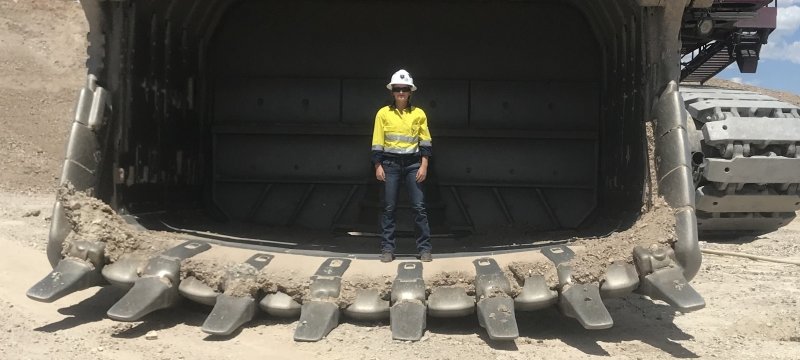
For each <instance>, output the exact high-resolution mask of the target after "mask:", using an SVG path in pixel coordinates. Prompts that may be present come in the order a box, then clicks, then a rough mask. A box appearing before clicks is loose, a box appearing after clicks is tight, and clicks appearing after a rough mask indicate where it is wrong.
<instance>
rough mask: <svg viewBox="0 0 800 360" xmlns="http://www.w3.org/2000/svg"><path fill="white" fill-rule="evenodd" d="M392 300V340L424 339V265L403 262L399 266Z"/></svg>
mask: <svg viewBox="0 0 800 360" xmlns="http://www.w3.org/2000/svg"><path fill="white" fill-rule="evenodd" d="M391 300H392V307H391V308H390V309H389V321H390V324H391V328H392V339H394V340H404V341H419V339H422V335H423V334H424V333H425V327H426V325H427V323H426V321H427V319H426V312H427V306H426V305H425V280H423V279H422V263H418V262H402V263H400V264H398V265H397V277H396V278H395V279H394V282H393V283H392V298H391Z"/></svg>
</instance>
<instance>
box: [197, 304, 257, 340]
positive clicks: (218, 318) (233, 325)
mask: <svg viewBox="0 0 800 360" xmlns="http://www.w3.org/2000/svg"><path fill="white" fill-rule="evenodd" d="M255 314H256V300H255V299H253V298H252V297H250V296H230V295H226V294H222V295H219V296H218V297H217V303H216V305H214V309H213V310H211V314H209V315H208V317H207V318H206V321H205V322H204V323H203V327H202V330H203V332H204V333H207V334H211V335H222V336H225V335H230V334H231V333H233V332H234V331H236V329H238V328H239V327H240V326H242V325H244V324H245V323H247V322H248V321H250V320H252V319H253V316H255Z"/></svg>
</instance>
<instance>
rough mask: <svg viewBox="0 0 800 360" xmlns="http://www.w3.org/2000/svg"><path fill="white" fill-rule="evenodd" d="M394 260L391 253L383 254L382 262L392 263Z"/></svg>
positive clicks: (385, 252)
mask: <svg viewBox="0 0 800 360" xmlns="http://www.w3.org/2000/svg"><path fill="white" fill-rule="evenodd" d="M392 260H394V254H393V253H392V252H391V251H384V252H382V253H381V262H386V263H388V262H392Z"/></svg>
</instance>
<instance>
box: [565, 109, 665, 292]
mask: <svg viewBox="0 0 800 360" xmlns="http://www.w3.org/2000/svg"><path fill="white" fill-rule="evenodd" d="M645 132H646V134H645V135H646V138H647V154H648V167H649V173H648V182H647V183H648V186H647V187H646V188H645V192H644V194H645V198H644V199H643V200H644V201H643V205H642V209H641V215H640V217H639V219H637V220H636V222H635V223H634V224H633V226H631V227H630V228H628V229H626V230H623V231H620V232H614V233H612V234H611V235H609V236H605V237H598V238H589V239H580V240H577V241H574V242H572V243H571V245H575V246H582V247H584V251H582V252H580V253H578V254H577V255H575V257H574V258H573V259H572V260H570V262H569V265H570V266H571V268H572V279H573V280H574V281H576V282H578V283H581V284H586V283H598V282H600V281H601V280H602V278H603V275H604V274H605V273H606V271H607V269H608V267H609V266H610V265H612V264H615V263H627V264H632V263H633V249H634V248H635V247H637V246H641V247H644V248H646V249H647V248H650V247H651V246H653V245H667V246H671V245H672V243H673V242H675V236H676V235H675V211H674V210H673V209H672V207H670V206H669V204H667V202H666V201H665V200H664V198H663V197H661V196H659V195H658V175H657V174H656V169H657V167H656V162H657V161H658V159H656V156H655V132H654V130H653V124H652V123H646V124H645Z"/></svg>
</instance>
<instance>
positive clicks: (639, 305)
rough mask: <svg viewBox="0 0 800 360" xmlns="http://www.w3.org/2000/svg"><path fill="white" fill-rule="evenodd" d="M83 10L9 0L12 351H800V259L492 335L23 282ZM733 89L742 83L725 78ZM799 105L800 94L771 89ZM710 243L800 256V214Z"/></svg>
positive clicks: (5, 230) (529, 318)
mask: <svg viewBox="0 0 800 360" xmlns="http://www.w3.org/2000/svg"><path fill="white" fill-rule="evenodd" d="M85 32H86V25H85V20H84V19H83V17H82V12H81V10H80V6H79V4H78V3H76V2H74V1H66V0H38V1H31V0H0V129H2V130H0V249H2V252H1V253H2V254H3V255H4V256H3V258H2V260H0V309H2V311H3V313H4V315H3V317H4V319H3V321H0V359H56V358H57V359H87V358H90V359H95V358H97V359H206V358H207V359H226V358H230V359H248V358H275V359H283V358H287V359H289V358H291V359H299V358H312V357H314V358H316V357H324V358H326V359H362V358H363V359H373V358H375V359H379V358H388V357H392V358H397V359H407V358H433V359H463V360H468V359H486V358H501V359H529V358H555V359H572V358H591V357H614V358H641V359H649V358H672V357H681V358H685V357H689V358H693V357H718V358H752V359H756V358H758V359H762V358H780V359H797V358H800V311H799V310H800V304H798V301H799V299H800V287H799V286H798V283H799V282H800V267H798V266H795V265H786V264H776V263H766V262H756V261H751V260H746V259H741V258H728V257H724V258H723V257H718V256H711V255H708V256H705V257H704V261H703V266H702V269H701V271H700V273H699V274H698V276H697V277H696V278H695V280H694V281H693V282H692V284H693V286H695V287H696V288H697V290H698V291H699V292H700V293H701V294H703V295H704V297H705V299H706V301H707V304H708V305H707V307H706V308H705V309H703V310H700V311H697V312H694V313H689V314H681V313H676V312H674V311H673V310H672V309H671V308H670V307H668V306H666V305H665V304H663V303H660V302H655V303H654V302H651V301H650V300H648V299H646V298H643V297H640V296H635V295H634V296H629V297H627V298H624V299H612V300H609V301H607V306H608V308H609V309H610V311H611V313H612V316H613V317H614V319H615V326H614V327H613V328H612V329H608V330H601V331H587V330H584V329H582V328H581V327H580V326H579V325H578V324H577V323H576V322H575V321H574V320H572V319H569V318H566V317H563V316H561V315H560V314H558V312H557V311H556V310H555V309H550V310H546V311H540V312H536V313H531V314H519V318H518V320H519V323H520V331H521V335H522V336H521V337H520V338H519V339H518V340H517V341H515V342H513V343H496V342H491V341H489V340H488V339H487V338H486V337H485V335H484V331H482V329H480V328H479V327H478V326H477V321H476V319H475V318H474V317H470V318H466V319H462V320H456V321H435V320H432V321H431V322H430V323H429V326H428V327H429V331H428V332H427V335H426V336H425V337H424V338H423V341H420V342H417V343H403V342H397V341H392V340H391V335H390V331H389V328H388V325H387V324H386V323H377V324H352V323H344V324H342V325H340V326H339V327H338V328H337V329H335V330H334V331H333V332H332V333H331V334H330V335H329V336H328V338H327V339H325V340H323V341H321V342H318V343H295V342H293V341H291V337H292V333H293V330H294V328H295V326H296V322H293V321H276V320H274V319H269V318H266V317H264V316H261V317H259V318H258V319H257V321H254V322H253V323H252V324H250V325H248V326H246V327H245V328H244V329H243V330H241V331H240V332H238V333H235V334H234V335H233V336H231V337H227V338H223V339H218V338H209V337H206V336H205V335H204V334H203V333H202V332H201V331H200V328H199V326H200V325H201V324H202V322H203V320H204V319H205V316H206V314H207V313H208V311H209V309H207V308H202V307H199V306H185V307H181V308H179V309H176V310H173V311H162V312H158V313H155V314H152V315H151V316H149V317H148V318H146V319H145V321H142V322H135V323H117V322H114V321H111V320H109V319H107V318H106V317H105V311H106V310H107V309H108V308H109V307H110V306H111V305H112V304H113V303H114V302H115V301H116V300H117V299H118V298H119V297H120V296H121V294H120V293H119V292H117V291H115V290H114V289H112V288H102V289H99V288H95V289H89V290H86V291H82V292H79V293H76V294H72V295H70V296H68V297H66V298H63V299H61V300H58V301H56V302H54V303H52V304H43V303H37V302H34V301H31V300H28V299H27V298H26V297H25V291H26V290H27V289H28V288H29V287H30V286H31V285H32V284H34V283H35V282H36V281H38V280H39V279H40V278H41V277H43V276H44V275H46V274H47V273H48V271H49V270H50V267H49V264H48V263H47V260H46V257H45V254H44V246H45V243H46V238H47V231H48V227H49V220H50V219H49V214H50V207H51V206H52V202H53V199H54V198H55V191H54V187H55V185H56V184H57V183H58V174H59V171H60V159H61V158H62V156H63V151H64V142H65V140H66V134H67V131H68V128H69V124H70V121H71V120H70V118H71V111H72V107H73V102H74V99H75V95H76V94H77V91H76V89H77V88H78V87H79V85H80V84H81V83H82V82H83V78H84V70H83V59H84V56H83V54H84V51H85V50H84V49H85V48H84V46H85V44H84V34H85ZM716 84H717V85H722V86H726V87H728V86H737V85H736V84H730V83H716ZM768 94H770V95H772V96H775V97H778V98H781V99H783V100H785V101H789V102H793V103H795V104H800V97H798V96H796V95H792V94H785V93H779V92H768ZM722 240H723V241H719V240H715V241H714V242H705V241H704V242H702V244H701V246H702V247H704V248H714V249H725V250H733V251H742V252H747V253H753V254H758V255H768V256H778V257H791V258H794V259H800V222H797V221H796V222H794V223H792V224H790V225H789V226H787V227H785V228H783V229H781V230H779V231H776V232H773V233H770V234H766V235H763V236H759V237H738V238H728V239H722ZM151 330H156V331H157V332H158V338H157V339H153V340H148V339H146V338H145V334H146V333H148V332H149V331H151Z"/></svg>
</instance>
